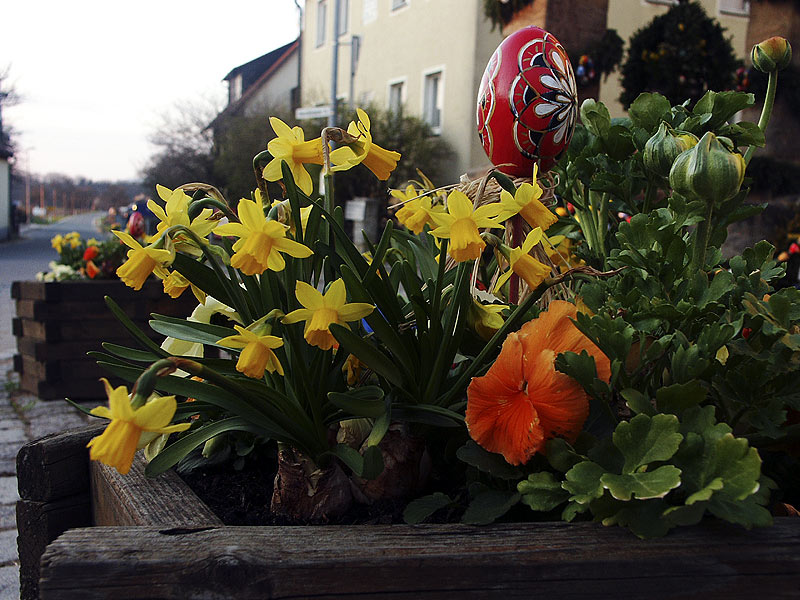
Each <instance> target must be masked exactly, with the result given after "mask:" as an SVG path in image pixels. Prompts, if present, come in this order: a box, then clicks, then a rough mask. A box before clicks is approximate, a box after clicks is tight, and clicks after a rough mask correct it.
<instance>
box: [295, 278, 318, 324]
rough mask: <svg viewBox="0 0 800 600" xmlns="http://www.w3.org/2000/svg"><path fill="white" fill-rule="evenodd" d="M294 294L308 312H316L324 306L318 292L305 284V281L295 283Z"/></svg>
mask: <svg viewBox="0 0 800 600" xmlns="http://www.w3.org/2000/svg"><path fill="white" fill-rule="evenodd" d="M294 294H295V296H296V297H297V301H298V302H299V303H300V304H302V305H303V307H305V308H307V309H309V310H317V309H320V308H322V307H323V306H325V302H324V301H323V299H322V294H321V293H320V292H319V290H317V288H315V287H313V286H311V285H309V284H307V283H306V282H305V281H298V282H297V285H296V286H295V290H294ZM287 316H288V315H287Z"/></svg>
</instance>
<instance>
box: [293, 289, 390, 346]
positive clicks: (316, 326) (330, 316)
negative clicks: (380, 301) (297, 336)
mask: <svg viewBox="0 0 800 600" xmlns="http://www.w3.org/2000/svg"><path fill="white" fill-rule="evenodd" d="M295 295H296V296H297V301H298V302H299V303H300V304H301V305H303V308H298V309H297V310H293V311H292V312H290V313H289V314H288V315H286V316H285V317H283V319H282V321H283V322H284V323H298V322H300V321H305V322H306V326H305V330H304V331H303V335H304V336H305V338H306V341H307V342H308V343H309V344H311V345H312V346H316V347H318V348H321V349H323V350H330V349H331V348H332V347H334V346H335V345H337V342H336V338H334V337H333V334H332V333H331V332H330V326H331V324H332V323H337V324H338V325H342V326H344V327H347V321H358V320H359V319H362V318H364V317H366V316H367V315H368V314H370V313H371V312H372V311H373V310H374V308H375V307H374V306H372V305H371V304H366V303H364V302H351V303H349V304H348V303H346V302H347V290H346V289H345V287H344V281H343V280H342V279H337V280H336V281H334V282H333V283H332V284H331V285H330V287H329V288H328V291H327V292H326V293H325V294H324V295H323V294H322V293H321V292H319V291H318V290H317V289H316V288H314V287H313V286H311V285H309V284H307V283H306V282H304V281H298V282H297V285H296V287H295Z"/></svg>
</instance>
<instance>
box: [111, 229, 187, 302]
mask: <svg viewBox="0 0 800 600" xmlns="http://www.w3.org/2000/svg"><path fill="white" fill-rule="evenodd" d="M112 233H113V234H114V235H115V236H117V237H118V238H119V239H120V240H122V242H123V243H124V244H125V245H126V246H128V247H129V248H130V250H128V260H126V261H125V262H124V263H122V265H120V267H119V268H118V269H117V276H118V277H119V278H120V279H121V280H122V281H123V282H124V283H125V285H127V286H129V287H132V288H133V289H135V290H139V289H141V288H142V285H144V282H145V280H146V279H147V278H148V277H149V276H150V274H151V273H153V272H154V271H155V273H156V274H157V275H158V277H159V278H161V279H166V278H167V277H169V273H168V272H167V270H166V269H165V268H164V267H165V266H168V265H171V264H172V261H173V260H174V259H175V250H174V249H172V250H165V249H163V248H155V247H154V246H152V245H151V246H144V247H143V246H142V245H141V244H140V243H139V242H137V241H136V240H135V239H133V238H132V237H131V236H130V235H129V234H127V233H125V232H124V231H118V230H116V229H113V230H112Z"/></svg>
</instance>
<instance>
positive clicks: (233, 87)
mask: <svg viewBox="0 0 800 600" xmlns="http://www.w3.org/2000/svg"><path fill="white" fill-rule="evenodd" d="M228 85H229V86H230V87H229V88H228V103H233V102H236V101H237V100H238V99H239V98H241V97H242V74H241V73H239V74H237V75H236V76H235V77H234V78H233V80H232V81H230V82H229V83H228Z"/></svg>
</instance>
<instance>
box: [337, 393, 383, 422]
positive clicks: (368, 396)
mask: <svg viewBox="0 0 800 600" xmlns="http://www.w3.org/2000/svg"><path fill="white" fill-rule="evenodd" d="M328 400H330V402H331V404H333V405H334V406H336V407H337V408H341V409H342V410H343V411H345V412H347V413H349V414H351V415H353V416H356V417H369V418H371V419H374V418H376V417H380V416H381V415H383V414H384V413H385V412H386V402H384V400H383V390H382V389H381V388H379V387H378V386H377V385H365V386H363V387H359V388H355V389H353V390H349V391H347V392H328Z"/></svg>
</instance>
